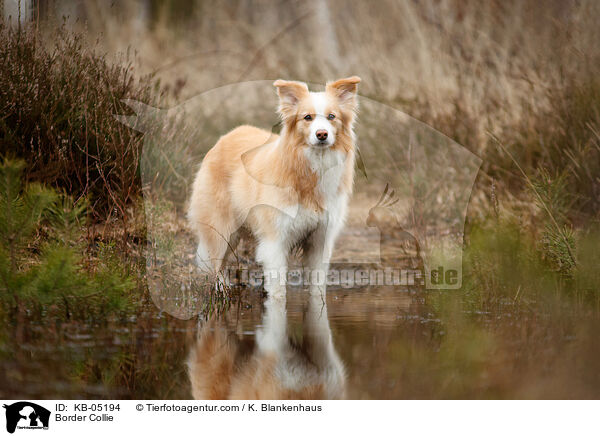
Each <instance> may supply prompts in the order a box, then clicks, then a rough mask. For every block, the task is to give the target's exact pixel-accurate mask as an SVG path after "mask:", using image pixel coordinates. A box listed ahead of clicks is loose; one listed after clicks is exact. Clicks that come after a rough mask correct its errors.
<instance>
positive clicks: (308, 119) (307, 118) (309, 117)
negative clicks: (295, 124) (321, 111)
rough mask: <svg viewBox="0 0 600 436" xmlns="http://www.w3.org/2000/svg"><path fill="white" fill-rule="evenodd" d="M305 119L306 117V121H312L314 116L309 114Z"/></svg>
mask: <svg viewBox="0 0 600 436" xmlns="http://www.w3.org/2000/svg"><path fill="white" fill-rule="evenodd" d="M304 119H305V120H306V121H310V120H312V117H311V116H310V115H307V116H305V117H304Z"/></svg>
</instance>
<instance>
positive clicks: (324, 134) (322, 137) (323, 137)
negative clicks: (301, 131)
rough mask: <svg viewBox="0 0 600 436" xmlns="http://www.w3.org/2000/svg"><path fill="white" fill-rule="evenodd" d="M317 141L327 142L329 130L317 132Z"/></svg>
mask: <svg viewBox="0 0 600 436" xmlns="http://www.w3.org/2000/svg"><path fill="white" fill-rule="evenodd" d="M317 139H318V140H319V141H325V140H326V139H327V130H317Z"/></svg>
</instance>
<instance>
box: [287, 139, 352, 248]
mask: <svg viewBox="0 0 600 436" xmlns="http://www.w3.org/2000/svg"><path fill="white" fill-rule="evenodd" d="M305 155H306V157H307V158H308V160H309V163H310V166H311V169H312V171H313V172H314V173H315V174H316V175H317V177H318V186H317V189H318V190H319V191H320V192H319V193H320V194H321V195H322V198H323V205H324V210H323V211H316V210H313V209H308V208H305V207H303V206H301V205H295V206H293V207H290V208H289V210H288V208H286V210H284V211H283V212H284V214H283V215H282V216H281V217H280V219H279V220H278V226H279V230H280V231H281V233H282V234H283V235H285V239H286V240H287V245H288V246H291V245H294V244H296V243H297V242H298V241H299V240H301V239H302V238H304V237H305V236H306V235H307V234H309V233H310V232H312V231H314V230H315V229H316V228H317V227H319V226H324V227H329V226H332V227H333V228H339V227H341V225H342V224H343V221H344V218H345V215H346V206H347V201H348V197H347V195H346V194H343V193H340V183H341V182H342V176H343V172H344V168H345V155H344V154H343V153H341V152H339V151H332V150H327V149H325V150H320V149H315V148H313V147H309V148H308V149H306V152H305Z"/></svg>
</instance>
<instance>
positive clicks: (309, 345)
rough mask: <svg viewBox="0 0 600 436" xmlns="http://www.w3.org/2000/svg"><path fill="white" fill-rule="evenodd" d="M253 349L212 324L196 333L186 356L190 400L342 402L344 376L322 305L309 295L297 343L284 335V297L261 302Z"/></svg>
mask: <svg viewBox="0 0 600 436" xmlns="http://www.w3.org/2000/svg"><path fill="white" fill-rule="evenodd" d="M262 321H263V322H262V326H261V327H258V328H257V331H256V343H255V346H254V349H253V350H252V351H251V352H249V353H244V350H243V347H241V346H240V345H241V344H240V342H239V340H238V338H237V336H236V335H234V334H230V333H229V332H228V331H227V330H226V329H225V328H224V327H222V326H220V325H218V324H217V323H215V322H214V321H211V322H208V323H207V324H205V326H204V327H203V328H202V330H201V331H200V332H199V334H198V338H197V340H196V343H195V344H194V346H193V347H192V350H191V352H190V355H189V358H188V371H189V377H190V381H191V385H192V395H193V397H194V398H195V399H197V400H199V399H210V400H218V399H235V400H242V399H247V400H259V399H265V400H289V399H305V400H310V399H314V400H316V399H342V398H344V397H345V380H346V377H345V373H344V367H343V364H342V361H341V360H340V358H339V356H338V355H337V353H336V351H335V349H334V347H333V341H332V338H331V330H330V328H329V321H328V319H327V306H326V305H325V304H324V302H323V300H322V298H321V296H310V297H309V302H308V309H307V311H306V313H305V316H304V332H303V335H302V336H303V337H302V340H301V343H299V344H296V343H294V342H292V341H291V340H290V338H289V337H288V334H287V319H286V309H285V299H280V298H269V299H268V300H267V301H266V302H265V311H264V314H263V319H262Z"/></svg>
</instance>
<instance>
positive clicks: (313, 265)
mask: <svg viewBox="0 0 600 436" xmlns="http://www.w3.org/2000/svg"><path fill="white" fill-rule="evenodd" d="M334 239H335V238H334V237H333V235H332V234H331V231H330V229H329V231H328V227H327V224H323V225H320V226H319V227H317V229H316V230H315V231H314V232H313V234H312V235H311V236H310V238H309V240H308V241H307V243H306V245H305V246H304V265H305V266H306V268H307V269H308V273H309V274H308V278H309V290H310V293H311V294H313V295H321V296H324V295H325V291H326V289H325V288H326V285H327V274H328V273H329V260H330V258H331V253H332V251H333V242H334Z"/></svg>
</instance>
